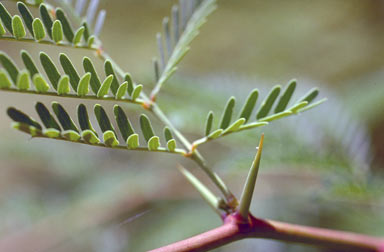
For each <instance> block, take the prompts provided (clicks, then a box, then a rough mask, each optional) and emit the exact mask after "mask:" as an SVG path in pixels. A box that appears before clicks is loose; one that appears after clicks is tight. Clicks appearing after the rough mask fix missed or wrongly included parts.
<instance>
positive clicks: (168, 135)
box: [164, 127, 173, 142]
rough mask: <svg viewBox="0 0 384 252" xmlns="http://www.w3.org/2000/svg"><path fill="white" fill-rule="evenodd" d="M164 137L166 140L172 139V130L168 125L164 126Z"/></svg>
mask: <svg viewBox="0 0 384 252" xmlns="http://www.w3.org/2000/svg"><path fill="white" fill-rule="evenodd" d="M164 137H165V141H166V142H168V141H170V140H172V139H173V136H172V132H171V130H170V129H169V128H168V127H165V128H164Z"/></svg>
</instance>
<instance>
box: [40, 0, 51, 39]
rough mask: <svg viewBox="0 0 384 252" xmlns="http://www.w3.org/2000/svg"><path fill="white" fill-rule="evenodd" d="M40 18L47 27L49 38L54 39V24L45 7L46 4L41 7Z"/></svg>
mask: <svg viewBox="0 0 384 252" xmlns="http://www.w3.org/2000/svg"><path fill="white" fill-rule="evenodd" d="M40 16H41V19H42V20H43V24H44V26H45V29H46V30H47V33H48V36H49V37H50V38H52V26H53V22H52V18H51V16H50V15H49V12H48V9H47V6H45V4H41V5H40Z"/></svg>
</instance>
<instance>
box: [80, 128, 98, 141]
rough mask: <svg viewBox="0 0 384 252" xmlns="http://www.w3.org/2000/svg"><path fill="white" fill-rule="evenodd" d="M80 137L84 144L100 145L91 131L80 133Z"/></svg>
mask: <svg viewBox="0 0 384 252" xmlns="http://www.w3.org/2000/svg"><path fill="white" fill-rule="evenodd" d="M81 137H82V138H83V139H84V141H85V142H86V143H89V144H98V143H100V139H99V138H98V137H97V136H96V135H95V133H94V132H93V131H91V130H84V131H83V132H81Z"/></svg>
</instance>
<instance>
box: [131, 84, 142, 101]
mask: <svg viewBox="0 0 384 252" xmlns="http://www.w3.org/2000/svg"><path fill="white" fill-rule="evenodd" d="M141 90H143V85H141V84H139V85H137V86H136V87H135V89H134V90H133V92H132V100H136V99H137V98H139V96H140V94H141Z"/></svg>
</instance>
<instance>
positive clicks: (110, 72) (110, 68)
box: [104, 60, 119, 95]
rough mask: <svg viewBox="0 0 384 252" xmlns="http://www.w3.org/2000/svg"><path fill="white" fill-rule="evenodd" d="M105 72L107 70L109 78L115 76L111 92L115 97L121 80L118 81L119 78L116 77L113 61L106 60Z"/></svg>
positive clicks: (106, 73)
mask: <svg viewBox="0 0 384 252" xmlns="http://www.w3.org/2000/svg"><path fill="white" fill-rule="evenodd" d="M104 70H105V75H106V76H109V75H112V76H113V79H112V83H111V91H112V94H114V95H115V94H116V92H117V90H118V89H119V80H118V79H117V76H116V73H115V70H114V69H113V65H112V62H111V61H109V60H106V61H105V62H104Z"/></svg>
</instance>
